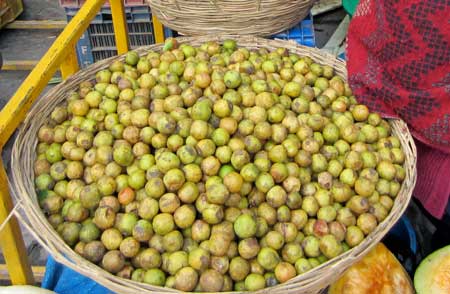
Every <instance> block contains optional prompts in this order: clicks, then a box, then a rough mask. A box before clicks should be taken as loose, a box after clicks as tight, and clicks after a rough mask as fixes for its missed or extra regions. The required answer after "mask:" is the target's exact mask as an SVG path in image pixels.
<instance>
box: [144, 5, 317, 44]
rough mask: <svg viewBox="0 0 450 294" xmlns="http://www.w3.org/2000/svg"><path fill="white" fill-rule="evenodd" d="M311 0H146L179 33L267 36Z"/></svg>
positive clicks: (288, 24) (296, 17)
mask: <svg viewBox="0 0 450 294" xmlns="http://www.w3.org/2000/svg"><path fill="white" fill-rule="evenodd" d="M315 1H316V0H257V1H254V0H238V1H224V0H197V1H194V2H192V1H189V0H147V3H148V5H149V6H150V7H151V10H152V13H154V14H155V15H156V16H157V17H158V19H159V20H160V21H161V22H162V23H163V24H164V25H165V26H167V27H169V28H171V29H174V30H176V31H178V32H179V33H181V34H183V35H191V36H194V35H203V34H217V33H220V34H224V33H228V34H230V33H237V34H242V35H259V36H270V35H274V34H277V33H280V32H282V31H284V30H287V29H289V28H292V27H293V26H295V25H296V24H298V23H299V22H300V21H301V20H302V19H303V18H305V16H306V15H307V14H308V13H309V11H310V9H311V7H312V6H313V4H314V2H315ZM186 24H189V25H186Z"/></svg>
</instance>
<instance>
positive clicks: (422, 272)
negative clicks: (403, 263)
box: [414, 245, 450, 294]
mask: <svg viewBox="0 0 450 294" xmlns="http://www.w3.org/2000/svg"><path fill="white" fill-rule="evenodd" d="M414 287H415V288H416V291H417V294H447V293H450V245H449V246H446V247H444V248H441V249H439V250H437V251H435V252H433V253H432V254H430V255H428V256H427V257H426V258H425V259H424V260H422V262H421V263H420V265H419V267H418V268H417V270H416V273H415V275H414Z"/></svg>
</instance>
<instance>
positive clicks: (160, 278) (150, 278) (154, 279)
mask: <svg viewBox="0 0 450 294" xmlns="http://www.w3.org/2000/svg"><path fill="white" fill-rule="evenodd" d="M143 282H144V283H147V284H150V285H154V286H161V287H162V286H164V284H165V283H166V275H165V274H164V272H163V271H162V270H160V269H156V268H152V269H149V270H147V271H146V272H145V274H144V278H143Z"/></svg>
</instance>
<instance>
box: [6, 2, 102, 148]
mask: <svg viewBox="0 0 450 294" xmlns="http://www.w3.org/2000/svg"><path fill="white" fill-rule="evenodd" d="M104 1H105V0H87V1H86V3H85V4H84V5H83V6H82V7H81V8H80V10H79V11H78V13H77V14H76V15H75V16H74V18H72V20H71V21H70V22H69V23H68V24H67V26H66V28H65V29H64V30H63V31H62V32H61V34H60V35H59V36H58V38H56V40H55V42H54V43H53V44H52V46H51V47H50V48H49V49H48V51H47V52H46V53H45V55H44V57H42V59H41V60H40V61H39V63H38V64H37V65H36V67H35V68H34V69H33V71H31V73H30V74H29V75H28V77H27V78H26V79H25V81H24V82H23V83H22V85H21V86H20V87H19V89H18V90H17V92H16V93H15V94H14V96H13V97H12V98H11V99H10V100H9V102H8V104H6V106H5V107H4V108H3V109H2V111H1V112H0V146H4V145H5V143H6V142H7V141H8V139H9V137H10V136H11V134H12V133H13V132H14V130H15V129H16V128H17V126H18V125H19V124H20V123H21V122H22V121H23V119H24V118H25V115H26V113H27V111H28V109H29V108H30V106H31V105H32V104H33V102H34V100H35V99H36V98H37V97H38V96H39V95H40V93H41V92H42V90H43V89H44V88H45V86H46V85H47V83H48V81H49V80H50V79H51V77H52V76H53V74H54V73H55V71H56V70H57V68H58V66H59V65H60V64H61V63H62V62H63V61H64V59H65V58H66V56H67V54H68V51H67V48H72V47H73V46H74V45H75V43H76V42H77V41H78V39H79V38H80V36H81V35H82V34H83V32H84V31H85V30H86V29H87V27H88V26H89V23H90V22H91V20H92V19H93V18H94V16H95V15H96V14H97V12H98V11H99V10H100V8H101V7H102V5H103V3H104Z"/></svg>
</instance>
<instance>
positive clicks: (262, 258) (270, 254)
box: [257, 247, 280, 270]
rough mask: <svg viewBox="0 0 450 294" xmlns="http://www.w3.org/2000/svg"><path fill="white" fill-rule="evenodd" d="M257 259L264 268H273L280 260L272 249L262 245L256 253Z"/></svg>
mask: <svg viewBox="0 0 450 294" xmlns="http://www.w3.org/2000/svg"><path fill="white" fill-rule="evenodd" d="M257 260H258V263H259V264H260V265H261V266H262V267H263V268H264V269H266V270H274V269H275V267H276V266H277V264H278V263H279V262H280V256H279V255H278V253H277V252H276V251H275V250H274V249H272V248H268V247H263V248H261V250H260V251H259V253H258V257H257Z"/></svg>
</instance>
